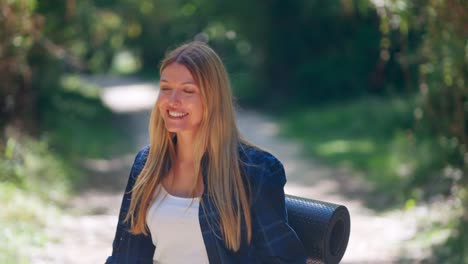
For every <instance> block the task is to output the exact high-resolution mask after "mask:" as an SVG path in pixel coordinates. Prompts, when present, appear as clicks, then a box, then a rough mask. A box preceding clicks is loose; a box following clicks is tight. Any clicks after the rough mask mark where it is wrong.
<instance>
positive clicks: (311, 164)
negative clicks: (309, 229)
mask: <svg viewBox="0 0 468 264" xmlns="http://www.w3.org/2000/svg"><path fill="white" fill-rule="evenodd" d="M90 80H91V81H92V82H93V83H96V84H99V85H100V86H103V87H104V88H103V93H102V98H103V101H104V102H105V103H106V104H107V105H108V106H109V107H110V108H111V109H113V110H114V111H115V112H117V113H120V115H122V117H123V118H122V119H121V122H125V123H124V124H122V125H123V126H124V127H130V128H132V131H133V133H132V134H133V136H134V138H135V140H136V146H135V150H136V149H137V148H139V147H141V146H143V145H145V144H146V143H147V142H148V141H147V134H146V133H147V128H146V126H147V122H148V118H149V112H150V109H151V106H152V104H153V101H154V99H155V98H156V96H157V87H155V86H154V85H151V84H150V83H142V82H138V81H137V80H129V79H125V80H122V79H114V78H94V79H90ZM238 124H239V127H240V130H241V132H242V133H243V134H244V136H245V137H246V138H247V139H249V140H250V141H252V142H254V143H255V144H257V145H260V146H262V147H264V148H266V149H268V150H270V151H271V152H272V153H273V154H274V155H276V156H277V157H278V158H279V159H280V160H281V161H282V162H283V164H284V166H285V170H286V174H287V177H288V183H287V184H286V189H285V190H286V193H288V194H292V195H298V196H303V197H308V198H313V199H316V200H323V201H327V202H332V203H338V204H343V205H346V206H347V207H348V209H349V211H350V213H351V221H352V223H351V237H350V241H349V244H348V248H347V251H346V254H345V256H344V258H343V260H342V263H396V262H397V260H398V259H399V257H400V254H401V250H402V248H403V247H404V245H405V243H406V242H405V241H407V240H408V239H409V238H411V237H412V236H413V235H414V233H415V232H416V229H415V226H416V225H415V220H414V218H413V217H410V216H408V215H407V214H404V213H402V212H398V211H397V212H393V213H388V214H386V215H377V214H376V213H374V212H372V211H371V210H370V209H368V208H366V207H365V206H364V205H363V203H362V201H361V199H360V198H362V196H363V195H362V194H363V193H365V192H366V190H367V189H368V187H366V185H365V184H364V183H363V182H359V181H358V180H356V178H355V177H351V175H350V173H349V172H347V171H345V170H340V169H335V168H329V167H326V166H323V165H321V164H319V163H317V162H315V161H313V160H309V159H304V156H303V155H302V154H301V146H300V143H298V142H294V141H292V140H287V139H283V138H280V137H278V130H279V128H278V125H277V124H276V123H274V122H273V121H271V120H270V119H269V118H267V117H266V116H264V115H261V114H259V113H256V112H252V111H245V110H242V111H239V114H238ZM135 153H136V152H133V153H131V152H130V153H127V154H125V155H123V156H122V157H116V158H115V159H114V160H110V161H109V160H104V161H88V162H87V163H85V165H86V166H88V167H89V168H90V169H93V170H95V172H96V173H95V175H93V177H95V178H96V182H100V183H101V184H97V185H96V187H95V188H90V189H89V190H88V191H86V192H83V193H82V194H80V195H79V196H78V197H76V198H74V199H73V200H72V201H70V210H69V212H68V214H67V215H66V216H65V217H64V218H62V219H57V220H56V223H55V224H54V226H55V228H54V229H50V230H48V233H49V236H50V237H51V238H52V241H51V242H50V243H48V244H47V245H46V246H45V248H44V249H43V250H41V252H36V253H34V254H33V261H32V262H33V263H57V264H58V263H70V264H75V263H76V264H82V263H104V261H105V259H106V257H107V256H108V255H109V254H110V253H111V245H112V239H113V236H114V232H115V226H116V221H117V216H116V215H117V212H118V209H119V206H120V201H121V195H122V191H123V188H124V184H125V180H126V178H127V177H128V172H129V169H130V166H131V163H132V161H133V155H134V154H135ZM102 183H105V184H106V186H107V187H109V186H110V187H111V188H102V186H104V185H103V184H102ZM413 253H414V252H413ZM416 253H417V252H416Z"/></svg>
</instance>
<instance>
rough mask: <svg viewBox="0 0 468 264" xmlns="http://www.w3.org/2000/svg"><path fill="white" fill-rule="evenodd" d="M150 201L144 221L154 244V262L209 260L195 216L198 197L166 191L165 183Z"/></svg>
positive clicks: (196, 261) (159, 263)
mask: <svg viewBox="0 0 468 264" xmlns="http://www.w3.org/2000/svg"><path fill="white" fill-rule="evenodd" d="M158 188H160V189H161V191H160V194H159V196H158V198H157V199H156V200H155V201H154V202H153V203H152V204H151V205H150V209H149V210H148V214H147V215H146V223H147V225H148V228H149V230H150V232H151V239H152V240H153V244H154V245H155V247H156V251H155V252H154V256H153V263H157V264H177V263H209V260H208V255H207V253H206V248H205V243H204V241H203V236H202V233H201V228H200V221H199V219H198V207H199V204H200V201H199V199H200V198H195V199H193V202H192V198H183V197H177V196H173V195H171V194H169V193H168V192H167V191H166V189H164V187H162V188H161V186H158Z"/></svg>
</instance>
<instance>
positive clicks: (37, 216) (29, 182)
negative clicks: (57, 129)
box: [0, 138, 70, 263]
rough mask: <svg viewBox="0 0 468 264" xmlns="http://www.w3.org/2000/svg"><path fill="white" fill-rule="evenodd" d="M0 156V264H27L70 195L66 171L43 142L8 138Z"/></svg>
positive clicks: (41, 244)
mask: <svg viewBox="0 0 468 264" xmlns="http://www.w3.org/2000/svg"><path fill="white" fill-rule="evenodd" d="M7 142H8V143H7V144H6V147H5V148H4V149H3V148H0V150H3V151H2V152H1V153H0V171H1V177H0V178H1V181H0V199H1V200H2V201H3V206H2V210H0V225H1V226H2V229H1V230H0V263H29V261H30V253H31V252H34V251H35V250H39V248H40V247H42V246H43V245H44V243H45V242H46V241H47V240H48V238H47V234H46V233H45V232H44V230H45V228H46V227H47V226H52V225H53V224H54V223H55V220H56V219H58V217H60V214H61V209H60V205H61V204H62V203H63V202H64V201H65V200H66V198H67V197H68V196H69V190H70V184H69V181H68V180H67V175H69V170H68V168H67V167H66V165H65V162H64V161H63V160H61V159H60V158H59V157H58V156H57V155H54V154H53V153H51V152H50V150H49V149H48V147H47V144H45V143H44V142H43V141H35V140H32V139H27V138H23V139H22V141H21V143H20V142H18V141H15V140H14V139H12V138H10V139H9V140H8V141H7Z"/></svg>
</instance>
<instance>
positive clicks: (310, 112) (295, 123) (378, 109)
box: [280, 98, 450, 209]
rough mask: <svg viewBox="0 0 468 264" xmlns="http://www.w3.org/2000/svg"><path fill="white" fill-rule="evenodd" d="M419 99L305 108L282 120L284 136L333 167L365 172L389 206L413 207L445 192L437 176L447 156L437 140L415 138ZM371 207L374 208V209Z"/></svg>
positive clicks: (444, 184) (447, 183)
mask: <svg viewBox="0 0 468 264" xmlns="http://www.w3.org/2000/svg"><path fill="white" fill-rule="evenodd" d="M414 105H416V103H415V99H414V98H410V99H402V98H392V99H388V98H387V99H383V98H361V99H359V100H356V101H351V102H347V103H340V104H331V105H322V106H317V107H301V108H300V109H291V110H289V111H286V112H285V114H283V115H282V116H281V117H280V122H281V124H282V126H281V127H282V128H283V129H282V133H283V134H284V135H286V136H289V137H293V138H297V139H300V140H301V142H303V144H304V147H305V151H306V152H307V154H308V155H311V156H312V157H314V158H316V159H320V160H321V161H323V162H326V163H328V164H330V165H333V166H346V167H350V168H352V169H354V170H359V171H361V172H363V175H364V177H365V179H366V180H367V181H369V182H371V183H373V186H375V193H378V194H380V195H381V196H382V195H383V196H384V197H386V198H388V199H384V200H385V201H386V204H385V205H382V204H379V205H375V206H379V207H382V206H383V208H382V209H384V208H385V207H388V206H391V205H393V206H401V205H406V206H407V207H411V206H414V204H415V200H416V201H418V200H420V199H423V198H424V197H426V196H428V195H432V194H434V193H438V192H443V191H446V189H447V188H448V187H449V186H450V181H449V180H447V179H445V178H443V177H441V174H440V173H439V172H440V170H441V168H443V167H444V160H445V159H446V153H445V152H446V151H445V150H444V149H442V148H441V147H440V144H439V142H438V141H437V140H435V139H434V138H431V137H429V136H426V135H420V134H417V133H415V132H414V131H415V128H417V126H418V122H417V119H415V117H414V116H415V115H414V113H415V112H418V111H420V110H418V109H414ZM370 205H371V206H372V204H370Z"/></svg>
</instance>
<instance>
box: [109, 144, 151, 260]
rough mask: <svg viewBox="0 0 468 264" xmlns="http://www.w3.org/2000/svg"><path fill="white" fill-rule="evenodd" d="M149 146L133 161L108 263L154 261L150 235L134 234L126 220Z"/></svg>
mask: <svg viewBox="0 0 468 264" xmlns="http://www.w3.org/2000/svg"><path fill="white" fill-rule="evenodd" d="M147 153H148V147H145V148H144V149H142V150H141V151H140V152H139V153H138V154H137V156H136V157H135V161H134V162H133V165H132V169H131V171H130V175H129V177H128V182H127V185H126V187H125V192H124V195H123V198H122V204H121V206H120V212H119V217H118V222H117V230H116V233H115V237H114V241H113V243H112V255H111V256H109V257H108V258H107V260H106V264H113V263H148V264H150V263H152V253H151V252H154V246H153V244H152V242H151V237H150V236H145V235H143V234H140V235H132V234H130V232H129V228H130V227H129V224H128V223H125V222H124V219H125V216H126V215H127V212H128V210H129V207H130V201H131V195H132V194H131V191H132V189H133V186H134V185H135V182H136V179H137V177H138V175H139V174H140V171H141V169H142V168H143V166H144V163H145V161H146V156H147Z"/></svg>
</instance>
